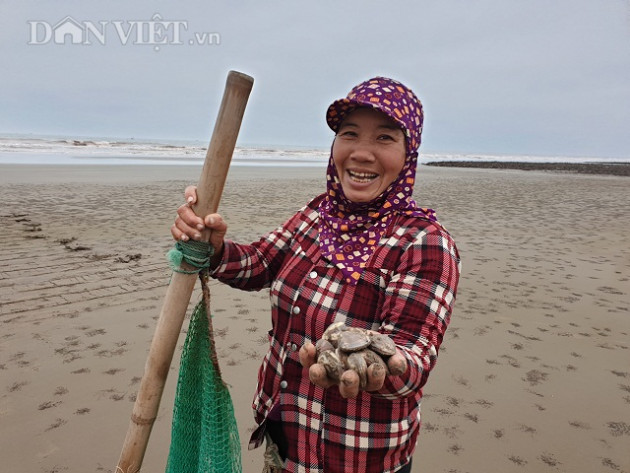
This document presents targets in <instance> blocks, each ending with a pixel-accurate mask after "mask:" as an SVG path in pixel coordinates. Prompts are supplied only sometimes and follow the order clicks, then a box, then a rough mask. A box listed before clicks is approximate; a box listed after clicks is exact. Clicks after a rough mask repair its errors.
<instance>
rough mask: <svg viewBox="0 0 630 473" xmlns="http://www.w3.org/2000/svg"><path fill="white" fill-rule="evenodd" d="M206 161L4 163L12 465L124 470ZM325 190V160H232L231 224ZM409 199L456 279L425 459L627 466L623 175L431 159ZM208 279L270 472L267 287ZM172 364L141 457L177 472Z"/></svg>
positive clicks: (0, 188) (268, 221) (268, 223)
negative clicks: (447, 237)
mask: <svg viewBox="0 0 630 473" xmlns="http://www.w3.org/2000/svg"><path fill="white" fill-rule="evenodd" d="M199 171H200V168H199V167H181V168H175V167H172V166H141V167H137V166H125V167H114V166H102V167H101V166H81V167H74V166H53V167H42V168H39V167H30V166H8V165H5V166H0V201H1V202H2V207H1V210H0V224H1V228H2V229H3V232H2V235H1V236H0V261H1V262H2V266H1V269H0V324H1V326H2V330H1V331H0V375H1V377H0V452H1V456H2V463H3V469H5V470H6V471H28V472H45V473H53V472H86V471H102V472H107V471H112V470H113V468H114V466H115V464H116V462H117V460H118V456H119V454H120V449H121V447H122V443H123V440H124V436H125V432H126V430H127V425H128V419H129V416H130V414H131V409H132V406H133V401H134V399H135V396H136V392H137V389H138V386H139V381H140V378H141V376H142V372H143V367H144V362H145V360H146V355H147V351H148V348H149V343H150V340H151V337H152V334H153V330H154V328H155V323H156V318H157V316H158V314H159V312H160V308H161V304H162V300H163V297H164V293H165V290H166V286H167V284H168V281H169V269H168V266H167V263H166V259H165V256H164V255H165V253H166V251H167V250H168V249H169V248H170V246H171V240H170V235H169V226H170V224H171V222H172V220H173V218H174V215H175V208H176V207H177V205H179V203H180V202H181V201H182V190H183V188H184V187H185V186H186V185H188V184H190V183H194V182H195V181H196V180H197V178H198V174H199ZM323 186H324V183H323V170H322V169H321V168H292V169H287V168H273V169H262V168H237V167H234V168H233V169H231V170H230V175H229V177H228V182H227V184H226V187H225V191H224V197H223V201H222V204H221V212H222V213H223V215H224V216H225V218H226V219H227V220H228V222H229V224H230V230H229V235H230V237H231V238H233V239H235V240H238V241H252V240H253V239H255V238H256V237H258V236H260V235H262V234H263V233H265V232H266V231H269V230H272V229H273V228H275V227H276V226H277V225H278V224H280V223H281V222H282V221H283V220H284V219H285V218H286V217H288V216H290V215H291V214H292V213H293V212H294V211H295V210H296V209H297V208H298V207H299V206H301V205H302V204H303V203H305V202H306V201H307V200H308V199H310V198H311V197H313V196H314V195H316V194H318V193H319V192H321V191H322V190H323ZM416 200H417V201H418V202H419V203H420V204H422V205H423V206H431V207H434V208H435V209H436V210H437V212H438V216H439V217H440V219H441V221H442V222H443V223H444V224H445V226H446V227H447V228H448V229H449V230H450V231H451V233H452V234H453V235H454V237H455V239H456V241H457V243H458V246H459V249H460V253H461V256H462V259H463V275H462V280H461V283H460V290H459V294H458V298H457V302H456V304H455V312H454V315H453V319H452V323H451V326H450V327H449V330H448V332H447V335H446V339H445V342H444V344H443V348H442V350H441V352H440V358H439V361H438V364H437V367H436V369H435V371H434V372H433V373H432V375H431V378H430V379H429V382H428V384H427V386H426V388H425V398H424V401H423V429H422V432H421V434H420V440H419V445H418V449H417V451H416V454H415V456H414V468H413V471H414V472H415V473H420V472H444V473H447V472H448V473H455V472H457V473H465V472H471V473H473V472H480V471H505V472H528V473H529V472H531V473H534V472H536V473H539V472H545V471H549V472H554V471H566V472H577V471H584V472H586V471H588V472H591V471H598V472H606V471H610V472H622V471H623V472H626V473H628V472H630V457H629V455H628V444H629V442H630V363H629V360H630V337H629V333H630V317H629V309H630V298H629V297H628V288H629V287H630V284H629V278H630V210H628V209H629V208H630V193H629V192H628V180H627V178H624V177H617V176H597V175H585V174H567V173H550V172H541V171H531V172H524V171H520V170H509V169H508V170H505V169H504V170H485V169H454V168H438V167H426V166H423V167H421V168H420V169H419V173H418V183H417V190H416ZM211 292H212V307H213V313H214V315H215V317H214V324H215V332H216V339H217V346H218V352H219V360H220V363H221V366H222V370H223V373H224V377H225V379H226V381H227V382H228V383H229V385H230V386H231V393H232V399H233V402H234V405H235V409H236V411H237V420H238V423H239V429H240V433H241V442H242V444H243V465H244V472H245V473H255V472H256V473H257V472H259V471H260V469H261V468H260V462H261V458H262V451H261V450H260V449H259V450H255V451H253V452H248V451H247V449H246V445H247V440H248V438H249V433H250V432H251V429H252V427H253V421H252V415H251V410H250V405H251V398H252V393H253V391H254V387H255V386H254V383H255V379H256V376H255V375H256V372H257V369H258V365H259V363H260V360H261V359H262V357H263V355H264V353H265V350H266V343H267V339H266V332H267V330H268V329H269V328H270V320H269V301H268V295H267V294H266V293H265V292H264V291H263V292H260V293H244V292H239V291H236V290H233V289H230V288H227V287H225V286H223V285H220V284H218V283H213V284H212V286H211ZM198 297H199V294H198V292H196V293H195V295H194V296H193V300H197V299H198ZM185 327H186V323H185V325H184V329H185ZM183 341H184V337H183V335H182V337H181V338H180V346H181V345H182V344H183ZM178 354H179V350H178V351H177V353H176V357H177V355H178ZM177 369H178V360H177V359H176V360H175V361H174V363H173V367H172V369H171V376H170V377H169V382H168V384H167V387H166V391H165V394H164V397H163V400H162V404H161V408H160V415H159V417H158V419H157V421H156V424H155V427H154V429H153V433H152V435H151V440H150V442H149V449H148V451H147V454H146V457H145V463H144V469H143V471H163V470H164V466H165V462H166V455H167V452H168V445H169V440H170V439H169V435H170V418H171V410H172V406H173V393H174V390H175V383H176V378H177V376H176V375H177Z"/></svg>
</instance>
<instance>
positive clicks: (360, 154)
mask: <svg viewBox="0 0 630 473" xmlns="http://www.w3.org/2000/svg"><path fill="white" fill-rule="evenodd" d="M350 159H353V160H355V161H362V162H363V161H374V153H373V152H372V149H371V146H370V145H369V143H366V142H365V141H363V140H362V141H358V142H357V143H356V145H355V146H354V148H353V149H352V152H351V153H350Z"/></svg>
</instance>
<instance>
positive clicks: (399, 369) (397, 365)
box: [387, 351, 407, 376]
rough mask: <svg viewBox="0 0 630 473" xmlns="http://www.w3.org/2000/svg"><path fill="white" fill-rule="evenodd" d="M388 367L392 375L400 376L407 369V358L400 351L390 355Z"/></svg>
mask: <svg viewBox="0 0 630 473" xmlns="http://www.w3.org/2000/svg"><path fill="white" fill-rule="evenodd" d="M387 367H388V368H389V372H390V374H391V375H393V376H400V375H401V374H403V373H404V372H405V371H407V358H405V356H404V355H403V354H402V353H400V351H398V352H396V354H395V355H392V356H390V357H389V360H387Z"/></svg>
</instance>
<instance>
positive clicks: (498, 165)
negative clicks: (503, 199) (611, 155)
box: [425, 161, 630, 177]
mask: <svg viewBox="0 0 630 473" xmlns="http://www.w3.org/2000/svg"><path fill="white" fill-rule="evenodd" d="M425 164H426V165H427V166H440V167H451V168H482V169H514V170H519V171H554V172H569V173H576V174H599V175H608V176H622V177H630V163H625V162H609V163H526V162H504V161H433V162H429V163H425Z"/></svg>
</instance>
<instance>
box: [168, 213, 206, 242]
mask: <svg viewBox="0 0 630 473" xmlns="http://www.w3.org/2000/svg"><path fill="white" fill-rule="evenodd" d="M171 235H173V238H174V239H175V240H181V241H188V240H191V239H192V240H199V239H200V238H201V232H200V231H199V230H197V229H195V228H192V227H191V226H189V225H188V224H187V223H186V222H184V220H183V219H182V218H181V217H180V216H179V215H178V216H177V217H176V218H175V223H173V225H172V226H171Z"/></svg>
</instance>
